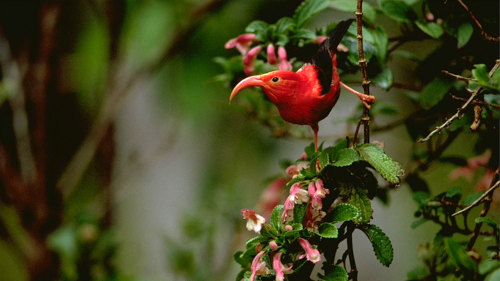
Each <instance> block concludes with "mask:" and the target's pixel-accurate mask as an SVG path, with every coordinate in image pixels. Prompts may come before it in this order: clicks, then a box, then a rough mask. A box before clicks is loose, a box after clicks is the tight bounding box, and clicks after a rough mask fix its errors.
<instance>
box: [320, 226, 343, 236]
mask: <svg viewBox="0 0 500 281" xmlns="http://www.w3.org/2000/svg"><path fill="white" fill-rule="evenodd" d="M318 230H319V233H318V235H319V236H321V237H324V238H337V237H338V236H339V230H338V229H337V227H336V226H335V225H333V224H331V223H322V224H321V225H320V226H319V229H318Z"/></svg>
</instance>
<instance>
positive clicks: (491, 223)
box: [474, 217, 498, 229]
mask: <svg viewBox="0 0 500 281" xmlns="http://www.w3.org/2000/svg"><path fill="white" fill-rule="evenodd" d="M474 222H475V223H485V224H487V225H488V226H491V227H493V228H494V229H496V228H497V227H498V224H497V222H495V221H494V220H492V219H490V218H487V217H478V218H476V219H475V220H474Z"/></svg>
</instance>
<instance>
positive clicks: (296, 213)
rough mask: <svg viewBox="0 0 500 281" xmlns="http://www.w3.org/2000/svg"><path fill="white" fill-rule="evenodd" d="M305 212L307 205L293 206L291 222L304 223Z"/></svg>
mask: <svg viewBox="0 0 500 281" xmlns="http://www.w3.org/2000/svg"><path fill="white" fill-rule="evenodd" d="M306 212H307V204H295V207H294V208H293V222H295V223H300V224H302V222H303V221H304V217H305V216H306Z"/></svg>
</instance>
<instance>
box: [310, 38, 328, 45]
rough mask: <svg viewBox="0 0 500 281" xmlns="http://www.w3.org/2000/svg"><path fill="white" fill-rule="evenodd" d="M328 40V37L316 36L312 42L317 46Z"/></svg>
mask: <svg viewBox="0 0 500 281" xmlns="http://www.w3.org/2000/svg"><path fill="white" fill-rule="evenodd" d="M326 39H328V37H326V36H318V37H317V38H316V40H314V41H313V42H314V43H316V44H318V45H321V44H322V43H323V42H325V40H326Z"/></svg>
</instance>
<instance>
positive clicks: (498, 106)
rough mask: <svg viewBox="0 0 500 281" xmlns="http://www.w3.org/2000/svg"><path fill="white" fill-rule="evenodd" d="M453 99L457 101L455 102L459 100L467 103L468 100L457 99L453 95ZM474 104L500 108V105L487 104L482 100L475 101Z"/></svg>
mask: <svg viewBox="0 0 500 281" xmlns="http://www.w3.org/2000/svg"><path fill="white" fill-rule="evenodd" d="M451 98H452V99H455V100H459V101H467V99H466V98H461V97H457V96H455V95H451ZM472 104H474V105H484V106H491V107H494V108H500V105H498V104H492V103H487V102H485V101H481V100H473V101H472Z"/></svg>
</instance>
